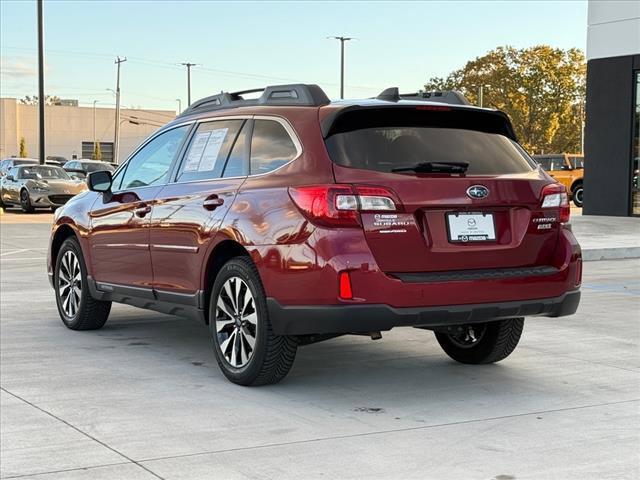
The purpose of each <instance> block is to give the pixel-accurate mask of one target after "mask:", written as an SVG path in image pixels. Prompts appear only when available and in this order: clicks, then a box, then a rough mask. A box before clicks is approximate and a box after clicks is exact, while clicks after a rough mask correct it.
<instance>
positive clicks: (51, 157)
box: [45, 155, 69, 166]
mask: <svg viewBox="0 0 640 480" xmlns="http://www.w3.org/2000/svg"><path fill="white" fill-rule="evenodd" d="M47 161H51V162H56V164H58V165H60V166H62V165H64V164H65V163H67V162H68V161H69V159H68V158H67V157H62V156H60V155H48V156H47V157H46V159H45V163H47Z"/></svg>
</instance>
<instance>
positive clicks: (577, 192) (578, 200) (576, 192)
mask: <svg viewBox="0 0 640 480" xmlns="http://www.w3.org/2000/svg"><path fill="white" fill-rule="evenodd" d="M583 195H584V188H582V184H581V183H579V184H577V185H575V186H574V187H573V188H572V189H571V197H572V198H573V204H574V205H575V206H576V207H580V208H582V204H583V203H584V199H583Z"/></svg>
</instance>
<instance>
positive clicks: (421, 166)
mask: <svg viewBox="0 0 640 480" xmlns="http://www.w3.org/2000/svg"><path fill="white" fill-rule="evenodd" d="M468 168H469V162H421V163H416V164H415V165H413V166H412V167H402V168H393V169H391V171H392V172H418V173H421V172H426V173H464V172H466V171H467V169H468Z"/></svg>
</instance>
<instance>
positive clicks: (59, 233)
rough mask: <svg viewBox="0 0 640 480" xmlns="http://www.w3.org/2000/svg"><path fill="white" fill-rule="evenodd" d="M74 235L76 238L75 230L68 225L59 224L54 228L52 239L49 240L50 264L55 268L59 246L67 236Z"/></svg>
mask: <svg viewBox="0 0 640 480" xmlns="http://www.w3.org/2000/svg"><path fill="white" fill-rule="evenodd" d="M70 237H75V238H76V240H77V239H78V237H77V236H76V232H75V231H74V230H73V228H71V227H70V226H69V225H67V224H65V225H61V226H60V227H58V229H57V230H56V233H55V234H54V236H53V240H52V241H51V265H52V267H54V268H55V265H56V260H57V259H58V252H60V247H62V244H63V243H64V241H65V240H66V239H67V238H70Z"/></svg>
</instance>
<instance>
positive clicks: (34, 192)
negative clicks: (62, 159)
mask: <svg viewBox="0 0 640 480" xmlns="http://www.w3.org/2000/svg"><path fill="white" fill-rule="evenodd" d="M86 189H87V185H86V183H85V182H84V181H82V180H73V179H72V178H71V177H69V175H68V174H67V172H65V171H64V170H63V169H62V168H60V167H55V166H52V165H23V166H18V167H13V168H12V169H11V170H9V172H8V173H7V175H6V176H5V177H3V178H2V179H1V180H0V206H1V207H2V208H5V207H6V206H20V207H21V208H22V210H23V211H24V212H26V213H31V212H33V211H34V210H35V209H36V208H51V209H52V210H55V209H56V208H58V207H60V206H62V205H64V204H65V203H67V202H68V201H69V199H71V197H73V196H74V195H77V194H78V193H81V192H83V191H85V190H86Z"/></svg>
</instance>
